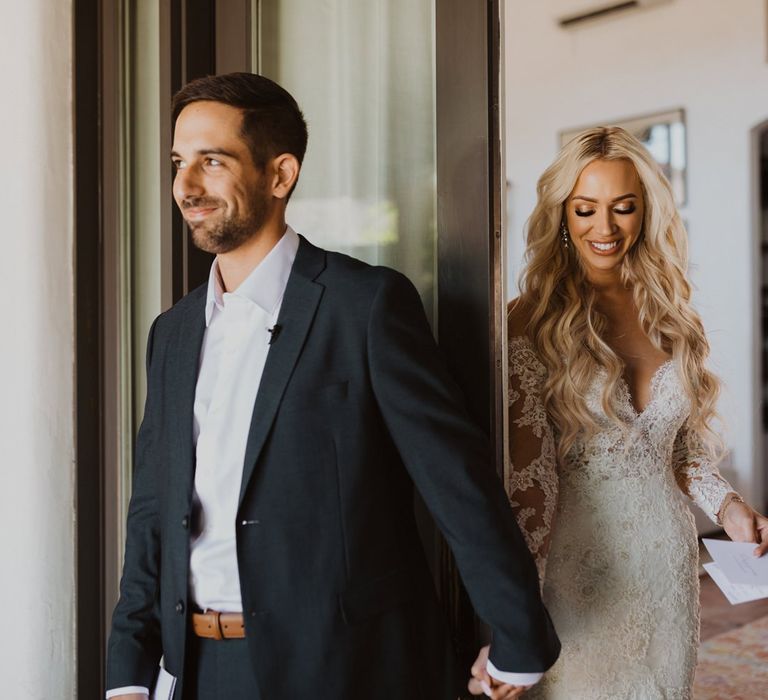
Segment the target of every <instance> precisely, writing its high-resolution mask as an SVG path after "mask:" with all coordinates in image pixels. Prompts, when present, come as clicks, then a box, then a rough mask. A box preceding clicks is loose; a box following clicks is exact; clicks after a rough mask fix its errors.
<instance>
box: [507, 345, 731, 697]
mask: <svg viewBox="0 0 768 700" xmlns="http://www.w3.org/2000/svg"><path fill="white" fill-rule="evenodd" d="M545 377H546V372H545V369H544V367H543V365H542V364H541V362H540V361H539V360H538V358H537V357H536V355H535V353H534V350H533V347H532V346H531V344H530V342H529V341H528V340H527V339H525V338H522V337H514V338H511V339H510V343H509V402H510V414H509V429H510V431H509V432H510V446H509V464H508V470H507V471H508V474H507V489H508V493H509V497H510V503H511V504H512V507H513V509H514V510H515V512H516V515H517V518H518V522H519V524H520V527H521V529H522V530H523V533H524V534H525V536H526V539H527V542H528V545H529V547H530V548H531V551H532V552H533V554H534V556H535V557H536V561H537V565H538V567H539V573H540V576H541V577H542V579H543V590H544V600H545V603H546V605H547V607H548V609H549V611H550V614H551V615H552V618H553V621H554V624H555V628H556V629H557V631H558V634H559V635H560V639H561V641H562V643H563V650H562V654H561V656H560V659H559V660H558V662H557V663H556V664H555V665H554V666H553V667H552V668H551V669H550V670H549V671H548V672H547V673H546V674H545V676H544V678H543V679H542V681H541V682H540V683H539V684H537V685H536V686H534V688H532V689H531V691H529V692H528V693H526V697H527V698H528V697H530V698H546V699H547V700H559V699H561V698H562V699H566V698H567V699H568V700H582V699H583V700H624V699H626V700H657V699H659V700H661V699H666V700H687V699H689V698H691V687H692V683H693V674H694V670H695V666H696V650H697V647H698V630H699V617H698V586H699V580H698V547H697V540H696V529H695V525H694V521H693V516H692V515H691V513H690V511H689V510H688V507H687V505H686V504H685V503H684V501H683V499H682V498H680V492H681V489H682V490H683V491H684V492H685V493H686V494H687V495H688V496H689V497H690V498H691V499H693V501H694V502H695V503H696V504H697V505H698V506H700V507H701V508H702V509H703V510H704V511H705V512H706V513H707V515H708V516H709V517H710V518H712V519H715V518H716V514H717V511H718V510H719V507H720V504H721V503H722V500H723V498H724V497H725V495H726V494H727V493H728V491H730V490H732V489H731V488H730V486H729V485H728V483H727V482H726V481H725V480H724V479H723V478H722V477H721V476H720V475H719V474H718V472H717V468H716V466H715V465H714V464H712V463H711V461H709V460H708V459H707V458H706V452H705V451H704V450H702V449H701V448H700V446H699V445H696V444H693V440H692V439H691V437H690V435H689V433H688V432H687V430H686V427H685V422H686V420H687V418H688V415H689V412H690V405H689V402H688V399H687V397H686V395H685V392H684V390H683V387H682V384H681V383H680V381H679V378H678V375H677V372H676V369H675V365H674V364H673V363H672V362H667V363H665V364H663V365H662V366H661V367H660V368H659V369H658V371H657V372H656V374H655V375H654V377H653V379H652V382H651V390H650V400H649V402H648V405H647V406H646V408H645V409H644V410H643V411H642V412H640V413H638V412H637V411H636V410H635V408H634V407H633V405H632V401H631V396H630V393H629V389H628V387H627V386H626V384H625V383H622V384H621V385H620V391H619V401H618V404H617V406H616V407H615V410H616V411H617V413H618V414H619V415H620V416H621V417H622V418H624V419H625V420H626V421H627V423H628V426H629V427H628V428H624V427H622V426H618V425H616V424H615V423H613V422H612V421H611V420H610V419H609V418H608V416H606V415H605V413H604V411H603V409H602V406H601V390H602V386H603V384H604V382H605V375H604V374H601V373H599V372H598V373H596V375H595V379H594V381H593V383H592V386H591V387H590V389H589V391H588V394H587V396H585V399H586V403H587V407H588V409H589V411H590V412H591V413H592V414H593V417H594V418H595V420H596V422H597V424H598V426H599V429H598V431H597V432H596V433H595V434H594V435H592V436H591V437H590V438H589V439H586V438H583V439H579V440H577V441H576V443H575V444H574V445H573V447H572V448H571V449H570V450H569V452H568V454H567V456H566V458H565V460H564V462H563V463H562V464H559V465H558V464H557V463H556V456H555V455H556V451H555V439H556V436H555V434H554V431H553V429H552V427H551V425H550V424H549V422H548V420H547V417H546V413H545V411H544V407H543V405H542V401H541V387H542V385H543V382H544V379H545ZM545 573H546V576H545Z"/></svg>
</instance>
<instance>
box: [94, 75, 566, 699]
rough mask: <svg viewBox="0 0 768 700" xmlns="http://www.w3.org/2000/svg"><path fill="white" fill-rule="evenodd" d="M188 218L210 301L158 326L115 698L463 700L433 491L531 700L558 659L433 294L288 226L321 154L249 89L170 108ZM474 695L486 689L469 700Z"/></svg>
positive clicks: (504, 659)
mask: <svg viewBox="0 0 768 700" xmlns="http://www.w3.org/2000/svg"><path fill="white" fill-rule="evenodd" d="M174 122H175V131H174V147H173V153H172V158H173V161H174V164H175V167H176V178H175V180H174V197H175V199H176V202H177V204H178V205H179V207H180V209H181V211H182V213H183V215H184V218H185V219H186V221H187V222H188V224H189V226H190V228H191V231H192V236H193V240H194V242H195V243H196V245H198V246H199V247H200V248H202V249H204V250H207V251H209V252H211V253H215V254H216V256H217V257H216V260H215V262H214V264H213V267H212V269H211V275H210V279H209V282H208V284H207V285H204V286H202V287H200V288H198V289H196V290H195V291H193V292H192V293H190V294H189V295H188V296H186V297H185V298H184V299H182V300H181V301H180V302H179V303H178V304H176V305H175V306H174V307H173V308H171V309H170V310H168V311H167V312H165V313H163V314H161V315H160V316H159V317H158V318H157V319H156V320H155V322H154V324H153V326H152V329H151V330H150V333H149V341H148V346H147V374H148V378H147V386H148V390H147V401H146V406H145V413H144V420H143V422H142V425H141V428H140V430H139V435H138V438H137V443H136V460H135V469H134V478H133V494H132V498H131V505H130V510H129V513H128V526H127V542H126V550H125V563H124V569H123V577H122V581H121V586H120V600H119V602H118V604H117V607H116V608H115V612H114V617H113V621H112V633H111V635H110V640H109V652H108V664H107V688H108V689H109V691H108V694H107V696H108V697H121V698H129V697H130V698H133V697H144V696H145V694H146V693H147V689H148V688H150V687H151V686H152V684H153V683H154V682H155V677H156V676H157V673H158V663H159V661H160V658H161V656H162V657H163V660H164V667H165V669H166V671H165V672H164V673H168V674H170V675H171V676H174V677H176V678H177V684H176V691H175V695H174V698H176V700H178V699H179V698H181V697H182V693H183V697H184V699H185V700H187V699H197V700H214V699H216V700H225V699H226V700H238V699H240V698H242V699H243V700H245V699H246V698H247V699H249V700H250V699H253V700H256V699H261V700H270V699H273V698H276V699H278V700H283V699H285V700H288V699H290V700H305V699H306V700H309V699H310V698H312V699H313V700H316V699H321V700H325V699H327V700H353V699H355V700H358V699H359V698H366V699H368V700H375V699H378V698H380V699H381V700H384V699H386V700H411V699H412V700H416V699H417V698H418V699H427V700H431V699H434V700H449V699H455V698H456V696H457V694H458V693H459V687H458V686H457V683H456V680H457V674H456V672H455V669H454V668H453V654H452V650H451V648H450V645H449V643H448V637H447V634H446V630H445V628H444V625H443V621H442V617H441V613H440V609H439V606H438V602H437V600H436V595H435V591H434V587H433V585H432V581H431V577H430V573H429V570H428V567H427V565H426V561H425V557H424V553H423V550H422V547H421V545H420V541H419V537H418V535H417V530H416V524H415V520H414V514H413V508H412V503H413V501H412V496H413V486H414V485H415V487H416V488H417V489H418V491H419V493H420V494H421V496H422V497H423V499H424V501H425V503H426V504H427V507H428V508H429V510H430V511H431V513H432V515H433V516H434V518H435V520H436V521H437V524H438V526H439V527H440V529H441V531H442V532H443V534H444V535H445V537H446V539H447V541H448V543H449V544H450V546H451V548H452V550H453V552H454V554H455V556H456V561H457V563H458V566H459V569H460V572H461V575H462V577H463V580H464V583H465V585H466V588H467V590H468V592H469V595H470V597H471V599H472V601H473V603H474V605H475V608H476V610H477V612H478V614H479V615H480V617H481V618H482V619H483V620H485V621H486V622H487V623H488V624H489V625H490V627H491V628H492V631H493V642H492V645H491V649H490V660H489V663H488V665H487V669H486V668H485V662H480V666H481V668H480V669H479V671H477V675H478V676H479V677H480V678H483V679H485V682H486V683H487V684H488V685H493V686H494V687H493V688H492V690H491V691H490V692H491V694H492V696H493V697H497V698H503V697H517V696H518V695H519V693H520V692H521V689H522V688H523V687H524V686H525V685H529V684H531V683H533V682H535V681H536V680H537V679H538V678H539V677H540V675H541V673H542V672H543V671H545V670H546V669H547V668H548V667H549V666H550V665H551V664H552V663H553V662H554V661H555V659H556V657H557V654H558V652H559V643H558V641H557V637H556V635H555V633H554V630H553V628H552V626H551V623H550V620H549V617H548V615H547V613H546V611H545V609H544V607H543V605H542V602H541V599H540V597H539V583H538V579H537V575H536V570H535V567H534V565H533V562H532V559H531V557H530V555H529V554H528V551H527V549H526V546H525V543H524V540H523V538H522V536H521V534H520V532H519V530H518V528H517V526H516V524H515V521H514V518H513V515H512V513H511V510H510V508H509V506H508V503H507V499H506V496H505V494H504V491H503V488H502V486H501V484H500V482H499V480H498V478H497V476H496V474H495V473H494V471H493V469H492V468H491V465H490V460H489V450H488V444H487V437H486V436H485V435H483V434H482V432H481V431H480V430H478V428H477V427H476V426H475V425H473V423H472V421H471V420H470V419H469V417H468V416H467V414H466V412H465V409H464V407H463V405H462V400H461V397H460V395H459V392H458V390H457V388H456V387H455V385H454V383H453V382H452V381H451V378H450V377H449V375H448V373H447V372H446V369H445V367H444V364H443V362H442V360H441V357H440V355H439V352H438V350H437V347H436V345H435V343H434V340H433V338H432V335H431V333H430V329H429V326H428V324H427V322H426V318H425V316H424V312H423V308H422V306H421V302H420V300H419V297H418V294H417V292H416V290H415V289H414V288H413V286H412V285H411V284H410V283H409V282H408V280H407V279H406V278H405V277H403V276H402V275H401V274H399V273H397V272H394V271H393V270H390V269H387V268H382V267H378V268H377V267H371V266H369V265H366V264H364V263H362V262H360V261H357V260H354V259H352V258H349V257H347V256H344V255H340V254H337V253H331V252H327V251H325V250H321V249H319V248H316V247H315V246H313V245H312V244H311V243H309V242H308V241H307V240H305V239H304V238H302V237H300V236H298V234H296V233H295V232H294V231H293V230H292V229H290V227H287V226H286V224H285V209H286V204H287V202H288V199H289V197H290V194H291V192H292V191H293V188H294V186H295V185H296V181H297V178H298V176H299V170H300V166H301V161H302V158H303V156H304V151H305V148H306V141H307V132H306V125H305V123H304V120H303V117H302V115H301V112H300V110H299V108H298V106H297V105H296V102H295V101H294V100H293V98H292V97H291V96H290V95H289V94H288V93H287V92H286V91H285V90H283V89H282V88H281V87H279V86H278V85H276V84H275V83H273V82H272V81H269V80H267V79H266V78H263V77H260V76H256V75H251V74H245V73H237V74H230V75H226V76H216V77H210V78H204V79H201V80H198V81H195V82H193V83H190V84H189V85H187V86H186V87H185V88H183V89H182V90H181V91H180V92H179V93H178V94H177V95H176V97H175V98H174ZM477 688H478V686H475V689H477Z"/></svg>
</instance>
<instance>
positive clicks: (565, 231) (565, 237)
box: [560, 219, 568, 250]
mask: <svg viewBox="0 0 768 700" xmlns="http://www.w3.org/2000/svg"><path fill="white" fill-rule="evenodd" d="M560 238H562V240H563V248H565V249H566V250H568V226H567V224H566V223H565V219H563V220H562V221H561V222H560Z"/></svg>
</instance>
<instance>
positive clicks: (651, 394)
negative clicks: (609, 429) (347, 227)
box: [619, 358, 673, 420]
mask: <svg viewBox="0 0 768 700" xmlns="http://www.w3.org/2000/svg"><path fill="white" fill-rule="evenodd" d="M672 362H673V360H672V358H670V359H669V360H665V361H664V362H662V363H661V364H660V365H659V366H658V367H657V368H656V369H655V370H654V372H653V374H652V375H651V380H650V381H649V382H648V401H647V402H646V404H645V406H643V408H642V409H641V410H638V409H637V407H636V406H635V402H634V399H633V397H632V392H631V391H630V389H629V382H627V380H626V379H625V377H624V374H623V373H622V375H621V377H619V383H620V385H621V388H622V390H623V391H622V396H623V397H624V399H625V402H626V404H627V406H628V407H629V410H630V411H631V412H632V415H633V416H634V419H635V420H638V419H640V418H641V417H642V416H644V415H645V413H646V412H647V411H648V409H649V408H650V406H651V404H653V402H654V401H655V400H656V391H657V388H658V384H659V381H660V378H661V376H662V375H663V374H664V372H665V371H666V369H667V368H668V367H669V366H671V365H672Z"/></svg>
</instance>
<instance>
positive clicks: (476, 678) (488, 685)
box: [467, 646, 531, 700]
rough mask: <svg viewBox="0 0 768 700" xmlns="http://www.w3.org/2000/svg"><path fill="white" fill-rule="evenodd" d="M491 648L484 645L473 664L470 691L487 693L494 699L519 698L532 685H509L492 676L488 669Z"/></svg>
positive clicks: (468, 686) (477, 693) (510, 699)
mask: <svg viewBox="0 0 768 700" xmlns="http://www.w3.org/2000/svg"><path fill="white" fill-rule="evenodd" d="M489 650H490V647H489V646H485V647H483V648H482V649H481V650H480V653H479V654H478V655H477V659H476V660H475V663H474V664H472V669H471V673H472V678H470V679H469V683H468V684H467V688H468V689H469V692H470V693H472V695H483V694H485V695H487V696H488V697H489V698H492V700H513V698H519V697H520V696H521V695H522V694H523V693H524V692H525V691H526V690H528V688H530V687H531V686H529V685H507V684H505V683H499V682H498V681H496V680H494V679H493V678H491V676H490V674H489V673H488V669H487V665H488V652H489Z"/></svg>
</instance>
